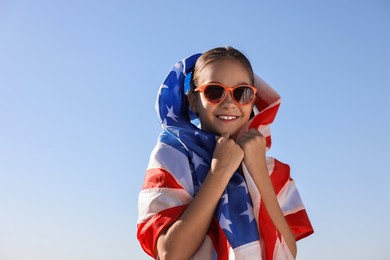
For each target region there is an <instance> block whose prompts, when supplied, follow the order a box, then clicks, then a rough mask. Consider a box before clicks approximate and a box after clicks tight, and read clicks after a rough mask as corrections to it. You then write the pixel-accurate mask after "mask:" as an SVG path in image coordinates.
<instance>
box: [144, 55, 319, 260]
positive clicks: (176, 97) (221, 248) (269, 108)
mask: <svg viewBox="0 0 390 260" xmlns="http://www.w3.org/2000/svg"><path fill="white" fill-rule="evenodd" d="M199 56H200V54H195V55H193V56H190V57H188V58H186V59H184V60H182V61H180V62H178V63H177V64H176V65H175V66H174V67H173V69H172V71H171V72H170V73H169V74H168V76H167V78H166V79H165V81H164V82H163V84H162V85H161V86H160V89H159V92H158V97H157V102H156V111H157V114H158V117H159V119H160V123H161V126H162V128H163V131H162V133H161V134H160V136H159V138H158V142H157V145H156V147H155V148H154V150H153V152H152V154H151V156H150V161H149V165H148V167H147V170H146V175H145V180H144V185H143V187H142V190H141V191H140V194H139V203H138V221H137V229H138V231H137V238H138V240H139V241H140V244H141V246H142V248H143V249H144V251H145V252H146V253H148V254H149V255H150V256H152V257H156V252H157V249H156V243H157V239H158V236H159V235H160V234H161V232H162V231H163V230H164V229H165V228H166V227H168V226H169V225H170V224H172V223H174V222H175V221H176V220H177V219H178V218H179V217H180V215H181V214H182V213H183V211H184V210H185V208H186V207H187V205H188V204H189V203H190V202H191V200H192V198H193V197H194V196H196V193H197V191H198V190H199V188H200V186H201V185H202V183H203V181H204V179H205V177H206V175H207V173H208V171H209V168H210V163H211V158H212V154H213V151H214V148H215V145H216V144H215V135H214V134H212V133H208V132H205V131H203V130H202V129H200V128H198V127H197V126H196V125H194V124H193V123H192V122H191V119H192V118H196V115H194V114H193V113H192V112H191V111H190V110H189V108H188V103H187V99H186V96H185V89H186V88H185V82H186V80H187V79H188V77H187V76H188V74H189V73H191V72H192V70H193V67H194V65H195V62H196V60H197V59H198V57H199ZM186 77H187V78H186ZM255 87H256V88H258V97H257V101H256V106H255V108H254V112H255V116H254V117H253V118H252V119H251V120H250V121H249V122H248V124H247V126H246V128H245V129H243V130H242V131H245V130H247V129H249V128H256V129H258V130H259V131H260V132H261V133H262V134H263V135H264V136H265V138H266V142H267V145H266V146H267V148H268V149H269V148H270V146H271V134H270V125H271V124H272V122H273V121H274V118H275V116H276V114H277V111H278V108H279V105H280V96H279V95H278V93H277V92H276V91H274V90H273V89H272V88H271V87H270V86H269V85H268V84H267V83H265V82H264V81H263V80H262V79H261V78H260V77H258V76H256V77H255ZM267 166H268V171H269V174H270V178H271V181H272V184H273V186H274V189H275V193H276V194H277V199H278V202H279V204H280V206H281V209H282V211H283V213H284V215H285V218H286V220H287V223H288V224H289V226H290V228H291V230H292V232H293V233H294V235H295V237H296V239H297V240H299V239H302V238H304V237H306V236H308V235H310V234H311V233H313V229H312V226H311V224H310V220H309V218H308V216H307V214H306V210H305V208H304V206H303V203H302V201H301V198H300V196H299V193H298V191H297V189H296V187H295V183H294V181H293V180H292V179H291V177H290V168H289V166H288V165H287V164H284V163H282V162H280V161H278V160H276V159H274V158H267ZM243 172H244V175H242V174H240V173H239V172H236V173H234V174H233V176H232V178H231V179H230V181H229V183H228V186H227V187H226V189H225V191H224V193H223V194H222V196H221V198H220V201H219V203H218V206H217V210H216V212H215V216H214V219H213V221H212V224H211V226H210V229H209V231H208V234H207V236H206V238H205V240H204V242H203V244H202V245H201V247H200V248H199V249H198V251H197V252H196V253H195V255H194V256H193V257H192V259H267V260H269V259H292V256H291V253H290V252H289V250H288V248H287V246H286V244H285V242H284V239H283V237H282V236H281V235H280V233H279V232H278V230H277V229H276V228H275V226H274V225H273V223H272V220H271V219H270V217H269V216H268V213H267V210H266V208H265V206H264V204H263V203H262V201H261V196H260V194H259V191H258V190H257V189H256V186H255V185H254V183H253V180H252V179H251V177H250V174H249V172H248V171H247V170H246V168H245V166H243Z"/></svg>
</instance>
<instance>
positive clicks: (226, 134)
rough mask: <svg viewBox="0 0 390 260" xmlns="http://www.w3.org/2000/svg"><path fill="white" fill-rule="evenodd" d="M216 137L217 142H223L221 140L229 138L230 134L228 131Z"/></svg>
mask: <svg viewBox="0 0 390 260" xmlns="http://www.w3.org/2000/svg"><path fill="white" fill-rule="evenodd" d="M215 138H216V140H217V143H221V142H223V141H225V140H229V134H228V133H223V134H222V135H221V136H219V137H218V136H216V137H215Z"/></svg>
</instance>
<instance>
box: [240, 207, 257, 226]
mask: <svg viewBox="0 0 390 260" xmlns="http://www.w3.org/2000/svg"><path fill="white" fill-rule="evenodd" d="M246 205H247V209H246V210H245V211H244V212H242V213H241V214H240V215H241V216H242V215H244V216H245V215H247V216H248V218H249V223H251V222H252V220H253V219H254V218H255V217H254V216H253V208H252V206H251V204H249V203H248V202H247V203H246Z"/></svg>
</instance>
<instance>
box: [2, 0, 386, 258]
mask: <svg viewBox="0 0 390 260" xmlns="http://www.w3.org/2000/svg"><path fill="white" fill-rule="evenodd" d="M389 24H390V3H389V2H388V1H385V0H373V1H360V0H357V1H352V0H350V1H347V0H345V1H344V0H342V1H334V0H331V1H308V0H306V1H299V0H298V1H272V2H271V1H240V2H239V1H203V0H201V1H196V2H195V1H192V2H191V3H189V4H188V3H186V1H39V0H38V1H7V0H1V1H0V259H6V260H8V259H9V260H14V259H33V260H35V259H36V260H38V259H39V260H42V259H140V260H143V259H149V258H148V257H147V256H146V255H145V254H144V253H143V252H142V250H141V249H140V247H139V245H138V242H137V240H136V219H137V196H138V192H139V190H140V188H141V185H142V181H143V176H144V172H145V168H146V166H147V162H148V159H149V154H150V152H151V150H152V148H153V146H154V145H155V143H156V139H157V136H158V134H159V132H160V126H159V124H158V120H157V117H156V114H155V111H154V102H155V98H156V94H157V89H158V87H159V85H160V84H161V82H162V81H163V80H164V79H165V77H166V75H167V73H168V72H169V70H170V69H171V68H172V66H173V65H174V63H175V62H176V61H178V60H181V59H182V58H184V57H187V56H189V55H191V54H193V53H197V52H203V51H205V50H207V49H210V48H213V47H216V46H226V45H232V46H234V47H236V48H238V49H240V50H242V51H243V52H244V53H246V54H247V55H248V57H249V58H250V60H251V62H252V65H253V67H254V70H255V72H256V73H257V74H259V75H260V76H261V77H262V78H263V79H264V80H266V81H267V82H268V83H269V84H270V85H272V86H273V87H274V88H275V89H276V90H277V91H278V92H279V93H280V94H281V96H282V105H281V108H280V112H279V114H278V117H277V118H276V121H275V123H274V126H273V128H272V134H273V147H272V149H271V151H270V152H269V153H270V155H272V156H275V157H276V158H278V159H279V160H281V161H283V162H286V163H288V164H290V166H291V168H292V177H293V178H294V179H295V180H296V182H297V186H298V188H299V190H300V193H301V196H302V198H303V201H304V203H305V206H306V208H307V211H308V213H309V215H310V217H311V220H312V224H313V226H314V228H315V234H314V235H313V236H311V237H309V238H307V239H304V240H302V241H300V242H298V259H302V260H305V259H388V257H389V256H390V249H389V247H388V246H387V243H386V241H388V236H389V234H390V228H389V224H388V223H389V222H388V220H389V218H390V192H389V188H388V187H389V185H390V177H389V173H390V166H389V163H388V162H389V159H390V148H389V147H390V137H389V132H390V90H389V87H390V47H389V46H390V31H389Z"/></svg>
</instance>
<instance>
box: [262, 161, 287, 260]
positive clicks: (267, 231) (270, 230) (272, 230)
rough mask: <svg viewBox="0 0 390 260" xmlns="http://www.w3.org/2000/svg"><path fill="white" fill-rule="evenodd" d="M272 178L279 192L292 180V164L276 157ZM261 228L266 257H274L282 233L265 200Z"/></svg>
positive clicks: (267, 259) (276, 191)
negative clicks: (275, 223) (289, 164)
mask: <svg viewBox="0 0 390 260" xmlns="http://www.w3.org/2000/svg"><path fill="white" fill-rule="evenodd" d="M270 178H271V182H272V185H273V187H274V190H275V193H276V194H278V193H279V192H280V191H281V189H282V188H283V187H284V186H285V185H286V183H287V182H288V181H290V166H288V165H287V164H284V163H282V162H280V161H278V160H276V159H274V169H273V171H272V173H271V176H270ZM259 229H260V233H261V236H262V238H263V241H264V251H265V259H266V260H269V259H273V254H274V251H275V244H276V241H277V239H280V238H281V234H280V232H279V231H278V230H277V228H276V227H275V225H274V223H273V221H272V219H271V217H270V216H269V214H268V211H267V209H266V207H265V205H264V203H263V200H262V201H261V204H260V210H259Z"/></svg>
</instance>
